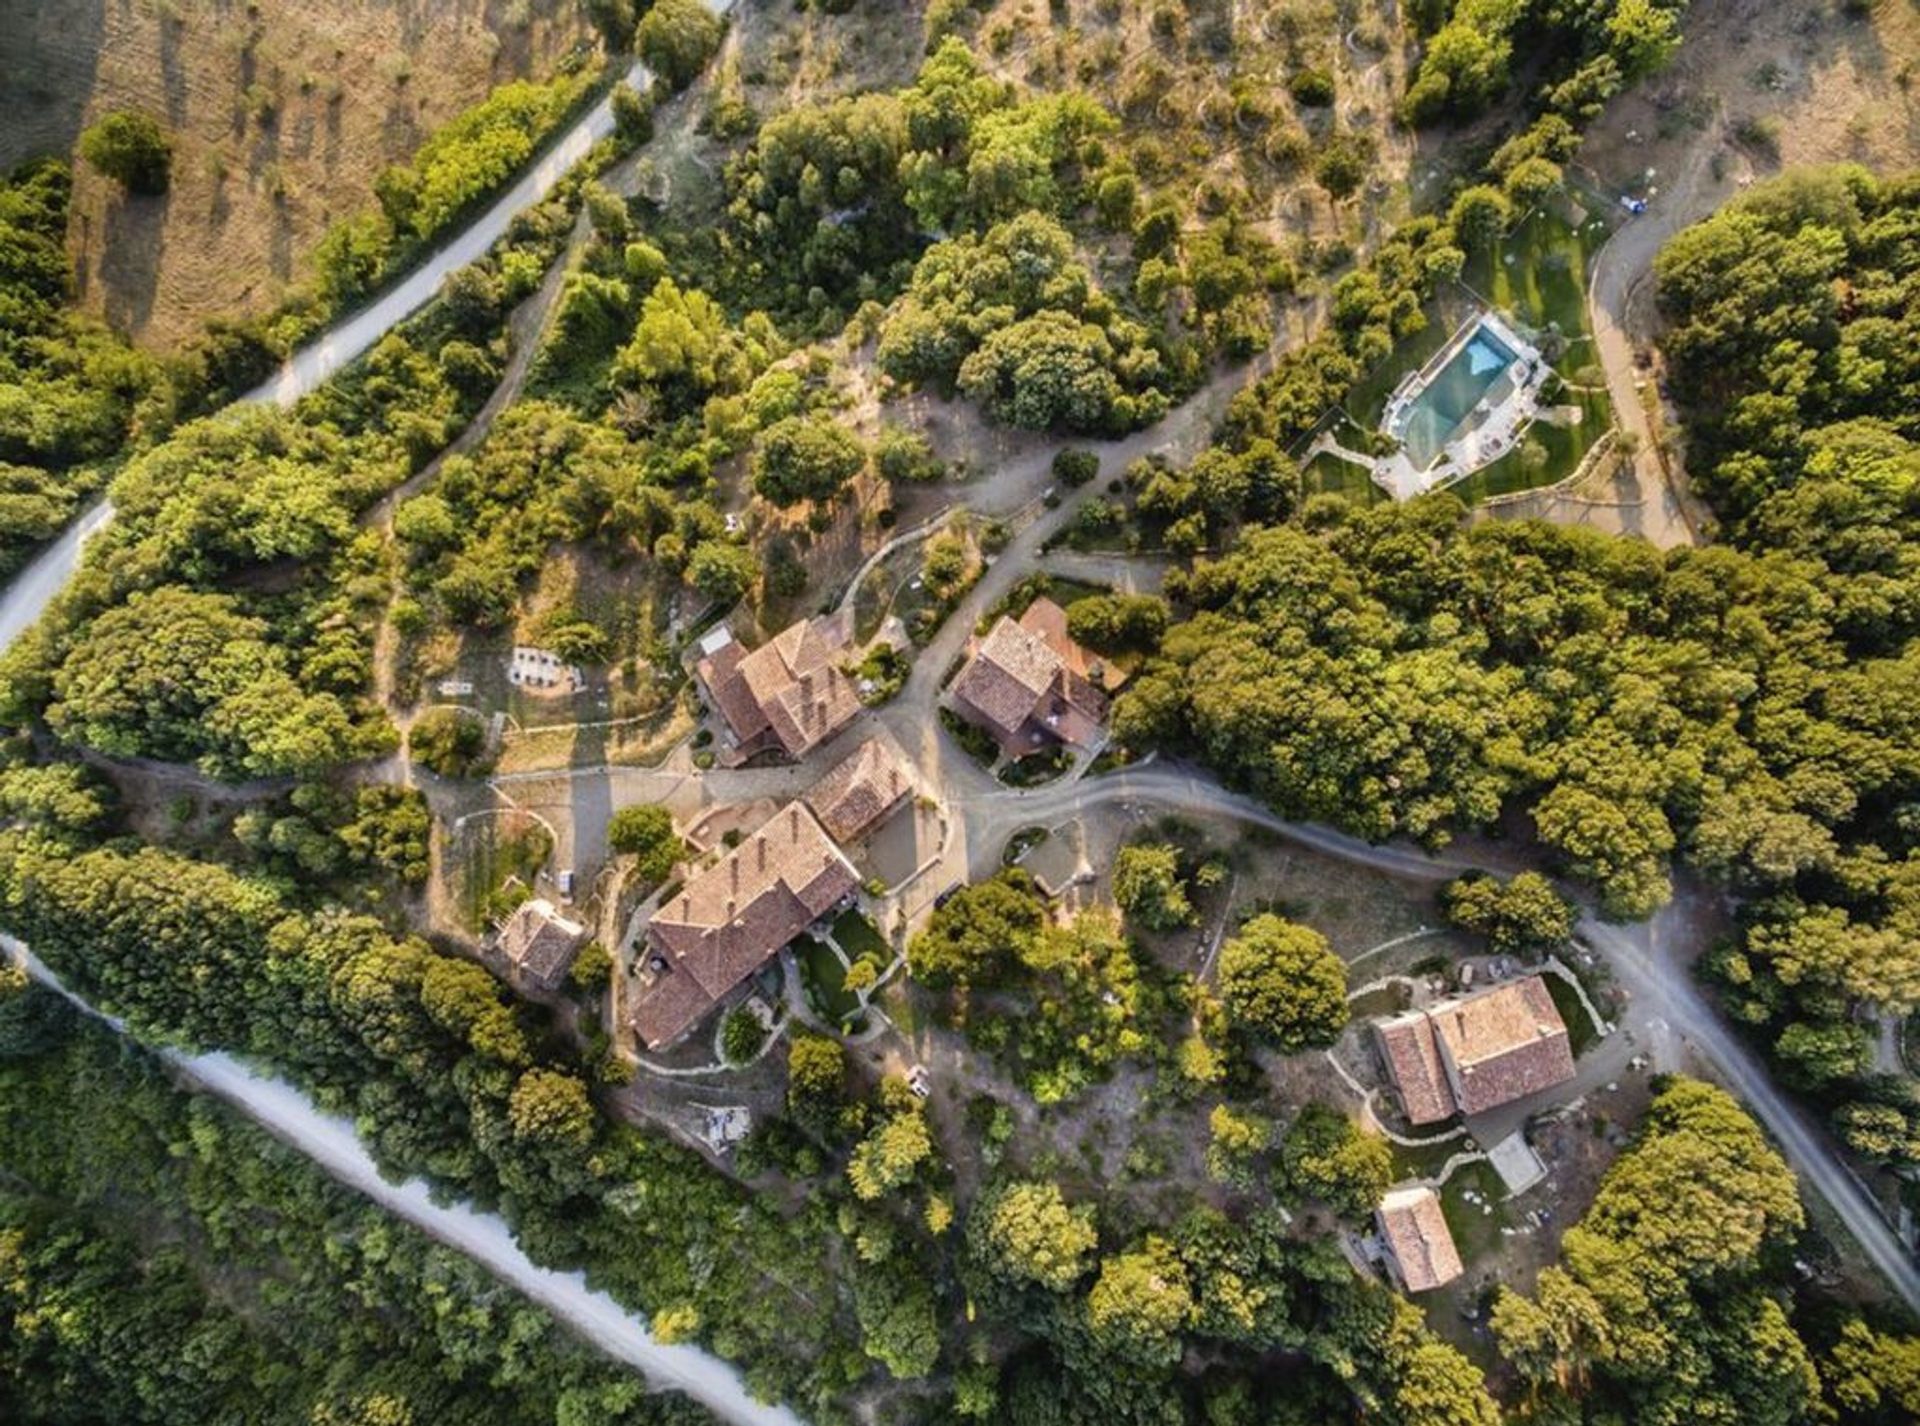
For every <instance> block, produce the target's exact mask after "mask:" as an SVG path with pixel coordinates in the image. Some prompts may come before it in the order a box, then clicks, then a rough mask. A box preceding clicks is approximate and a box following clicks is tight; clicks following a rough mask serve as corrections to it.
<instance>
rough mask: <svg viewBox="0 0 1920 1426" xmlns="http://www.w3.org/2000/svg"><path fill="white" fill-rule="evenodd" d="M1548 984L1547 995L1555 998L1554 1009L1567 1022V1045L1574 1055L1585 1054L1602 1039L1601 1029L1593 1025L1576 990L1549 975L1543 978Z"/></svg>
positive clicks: (1560, 979)
mask: <svg viewBox="0 0 1920 1426" xmlns="http://www.w3.org/2000/svg"><path fill="white" fill-rule="evenodd" d="M1541 979H1543V980H1544V981H1546V983H1547V993H1548V994H1549V995H1551V996H1552V997H1553V1008H1554V1009H1555V1010H1558V1011H1559V1012H1560V1018H1561V1019H1562V1020H1563V1021H1565V1022H1566V1026H1567V1043H1568V1045H1569V1046H1571V1047H1572V1050H1573V1052H1574V1054H1576V1055H1579V1054H1583V1053H1585V1051H1586V1048H1587V1046H1588V1045H1591V1044H1592V1043H1593V1042H1594V1041H1595V1040H1597V1039H1599V1038H1600V1030H1599V1027H1598V1026H1596V1025H1595V1024H1594V1023H1593V1017H1592V1016H1591V1015H1589V1014H1587V1008H1586V1006H1584V1005H1582V1004H1581V1003H1580V996H1579V994H1578V993H1577V992H1576V991H1575V990H1574V988H1573V987H1572V986H1570V985H1568V984H1567V983H1566V981H1565V980H1563V979H1562V978H1561V977H1559V976H1557V975H1554V974H1552V973H1548V974H1546V975H1543V976H1542V977H1541Z"/></svg>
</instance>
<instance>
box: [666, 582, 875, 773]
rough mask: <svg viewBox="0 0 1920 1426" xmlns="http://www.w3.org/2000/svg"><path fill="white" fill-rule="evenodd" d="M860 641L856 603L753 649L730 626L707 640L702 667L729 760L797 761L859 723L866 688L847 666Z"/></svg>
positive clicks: (803, 623) (699, 667)
mask: <svg viewBox="0 0 1920 1426" xmlns="http://www.w3.org/2000/svg"><path fill="white" fill-rule="evenodd" d="M852 646H853V614H852V611H851V610H847V611H843V612H841V613H839V614H832V615H827V616H825V617H822V618H818V619H803V620H801V621H800V622H799V623H797V624H793V625H791V626H789V627H788V628H786V629H784V630H782V631H781V632H780V633H779V634H777V635H775V636H774V637H773V638H772V639H769V640H768V641H767V642H766V643H764V644H762V645H761V646H760V647H759V648H757V649H753V650H751V651H749V650H747V649H746V648H745V647H744V646H743V645H742V644H741V643H740V641H739V640H738V639H737V638H735V637H734V636H733V634H732V631H731V630H729V629H721V630H716V631H715V633H714V634H712V635H709V636H708V637H707V638H706V639H704V640H702V641H701V645H700V647H701V650H702V655H703V656H702V657H701V659H700V661H699V662H698V664H696V665H695V668H694V672H695V674H696V676H697V677H698V678H699V680H700V686H701V687H702V688H703V689H704V690H705V691H706V695H707V701H708V703H709V704H710V705H711V706H712V707H713V708H714V710H715V711H716V712H717V713H718V714H719V716H720V719H721V722H722V723H723V724H724V725H725V728H724V730H725V735H726V741H727V743H728V747H727V749H726V753H727V761H729V762H734V763H738V762H743V761H745V760H746V759H747V758H750V757H752V756H754V755H755V754H756V753H762V752H772V751H778V752H782V753H785V754H786V755H787V756H788V757H790V758H794V759H796V760H797V759H799V758H802V757H805V756H806V755H807V754H808V753H809V752H811V751H812V750H813V749H814V748H817V747H818V746H819V745H820V744H822V743H824V742H825V741H826V740H827V739H829V738H831V737H832V736H833V735H834V734H836V733H838V732H839V731H840V730H841V729H842V728H845V727H846V726H847V725H848V724H849V723H851V722H852V721H853V720H854V718H855V717H856V716H858V714H859V712H860V691H859V689H858V687H857V686H856V685H855V682H854V680H853V679H852V678H850V677H848V676H847V674H846V673H844V672H843V671H842V670H841V668H840V665H841V664H842V663H843V662H845V661H846V659H847V658H848V657H849V655H850V654H851V653H852Z"/></svg>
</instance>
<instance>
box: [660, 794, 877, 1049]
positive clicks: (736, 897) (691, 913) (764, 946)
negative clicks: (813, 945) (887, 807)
mask: <svg viewBox="0 0 1920 1426" xmlns="http://www.w3.org/2000/svg"><path fill="white" fill-rule="evenodd" d="M859 884H860V878H859V876H858V874H857V873H856V872H855V871H854V869H853V865H852V864H851V863H850V862H848V860H847V859H846V858H845V857H844V856H842V855H841V854H840V850H839V848H837V847H835V846H834V844H833V842H832V840H831V839H829V838H828V836H827V834H826V832H825V831H824V830H822V828H821V826H820V824H819V822H817V821H816V820H815V819H814V816H813V813H812V812H810V811H809V810H808V809H807V808H806V807H805V806H804V805H802V804H801V803H798V802H793V803H789V804H788V805H787V806H785V807H783V808H782V809H781V810H780V811H778V812H776V813H775V814H774V815H773V816H772V817H771V818H769V819H768V820H767V821H766V822H765V823H764V824H762V825H761V826H760V828H759V829H758V830H757V831H755V832H754V833H753V834H752V835H751V836H749V837H748V838H746V840H744V841H742V842H741V843H740V845H739V846H737V847H735V848H734V849H733V850H732V851H731V852H729V853H727V855H726V856H724V857H722V858H721V859H720V860H719V861H718V862H716V863H715V864H714V865H713V866H712V867H710V868H708V869H707V870H706V871H704V872H702V873H701V874H700V875H699V876H697V877H695V878H694V879H693V880H692V881H689V882H688V883H687V884H686V886H684V887H683V888H682V889H681V890H680V891H679V892H678V893H677V894H676V895H674V896H673V897H672V898H671V899H670V900H668V901H667V902H666V903H665V904H663V905H662V906H661V907H660V908H659V910H657V911H655V912H654V913H653V918H652V919H651V920H650V921H648V923H647V941H646V952H645V958H644V960H643V962H642V966H641V986H640V989H639V992H638V993H637V994H636V996H635V997H634V1000H633V1009H632V1019H633V1023H634V1028H635V1029H636V1030H637V1031H638V1032H639V1034H640V1038H641V1040H642V1041H644V1042H645V1044H646V1045H647V1047H648V1048H649V1049H657V1048H659V1047H660V1046H661V1045H665V1044H671V1043H672V1042H673V1041H675V1040H677V1039H679V1038H680V1037H681V1036H682V1035H684V1034H685V1033H686V1032H687V1031H688V1030H690V1029H692V1028H693V1026H694V1025H695V1024H696V1023H697V1022H698V1021H699V1020H700V1019H701V1018H702V1017H703V1016H705V1015H706V1013H707V1012H708V1011H709V1010H710V1009H712V1008H713V1006H714V1004H715V1003H717V1002H718V1001H719V1000H720V999H721V998H722V997H724V996H726V995H727V994H728V993H729V992H730V991H732V990H733V989H734V987H736V986H737V985H739V984H740V982H741V981H743V980H745V979H746V978H747V977H748V976H750V975H752V974H753V973H754V972H755V971H757V970H759V969H760V967H761V966H763V965H765V964H766V963H767V961H768V960H770V959H771V958H772V957H773V956H774V955H776V954H777V953H778V952H779V951H780V949H781V947H783V946H785V945H786V944H787V943H788V942H789V941H791V940H792V939H793V938H794V937H795V936H797V935H799V934H800V933H801V932H802V931H804V930H806V928H807V927H808V926H810V925H811V924H812V923H813V922H815V921H816V920H818V919H819V918H820V917H821V916H822V915H824V914H825V913H826V912H827V911H829V910H831V909H832V907H833V906H834V905H835V903H837V902H838V901H839V900H840V898H841V897H843V896H845V895H846V894H847V893H848V892H850V891H852V890H853V889H854V888H855V887H857V886H858V885H859Z"/></svg>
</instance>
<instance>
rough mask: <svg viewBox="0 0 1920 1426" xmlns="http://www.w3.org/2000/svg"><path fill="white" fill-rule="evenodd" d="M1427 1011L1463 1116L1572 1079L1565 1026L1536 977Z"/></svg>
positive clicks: (1540, 981)
mask: <svg viewBox="0 0 1920 1426" xmlns="http://www.w3.org/2000/svg"><path fill="white" fill-rule="evenodd" d="M1427 1013H1428V1015H1429V1017H1430V1018H1431V1019H1432V1020H1433V1028H1434V1034H1435V1036H1436V1038H1437V1039H1438V1040H1439V1043H1440V1052H1441V1054H1442V1055H1443V1056H1444V1057H1445V1058H1446V1061H1447V1065H1448V1068H1449V1070H1450V1071H1451V1076H1450V1077H1451V1079H1452V1081H1453V1084H1454V1097H1455V1098H1456V1099H1457V1100H1458V1101H1459V1104H1460V1112H1461V1113H1463V1114H1469V1115H1472V1114H1478V1113H1480V1112H1482V1111H1483V1110H1487V1109H1493V1108H1497V1107H1498V1106H1499V1105H1502V1104H1510V1103H1512V1102H1513V1101H1514V1100H1516V1099H1523V1098H1525V1097H1526V1096H1527V1095H1529V1094H1537V1093H1538V1092H1539V1091H1541V1090H1543V1089H1550V1088H1552V1087H1553V1086H1554V1085H1556V1084H1564V1083H1565V1082H1566V1081H1567V1080H1570V1079H1572V1078H1573V1073H1574V1070H1573V1046H1572V1043H1571V1042H1570V1040H1569V1038H1568V1036H1567V1027H1566V1024H1565V1023H1564V1022H1563V1021H1562V1020H1561V1019H1560V1012H1559V1010H1558V1009H1557V1008H1555V1006H1554V1003H1553V995H1552V994H1551V992H1549V991H1548V989H1547V983H1546V982H1545V981H1544V980H1542V979H1541V978H1540V977H1539V976H1537V975H1530V976H1528V977H1526V978H1525V979H1524V980H1516V981H1509V982H1507V983H1506V984H1504V985H1496V986H1494V987H1493V988H1492V989H1490V990H1484V991H1481V992H1480V993H1479V994H1478V995H1470V996H1468V997H1467V998H1466V999H1464V1000H1456V1001H1452V1002H1450V1003H1447V1004H1445V1005H1436V1006H1434V1007H1432V1008H1431V1009H1430V1010H1429V1011H1428V1012H1427Z"/></svg>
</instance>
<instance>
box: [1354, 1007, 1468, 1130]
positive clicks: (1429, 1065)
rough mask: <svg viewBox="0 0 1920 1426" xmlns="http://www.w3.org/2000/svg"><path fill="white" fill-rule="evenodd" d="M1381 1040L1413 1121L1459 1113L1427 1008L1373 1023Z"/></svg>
mask: <svg viewBox="0 0 1920 1426" xmlns="http://www.w3.org/2000/svg"><path fill="white" fill-rule="evenodd" d="M1373 1033H1374V1036H1375V1038H1377V1039H1378V1040H1379V1042H1380V1055H1381V1058H1383V1059H1385V1060H1386V1062H1387V1073H1388V1075H1390V1076H1391V1077H1392V1079H1393V1085H1394V1088H1395V1089H1397V1090H1399V1091H1400V1108H1401V1109H1402V1110H1403V1111H1404V1112H1405V1114H1406V1116H1407V1119H1408V1121H1409V1122H1410V1123H1414V1124H1433V1123H1436V1122H1438V1121H1439V1120H1442V1119H1450V1118H1452V1117H1453V1115H1454V1113H1455V1105H1454V1102H1453V1090H1452V1089H1451V1088H1450V1087H1449V1086H1448V1084H1447V1071H1446V1066H1445V1065H1443V1064H1441V1063H1440V1048H1439V1046H1438V1045H1436V1044H1435V1043H1434V1039H1433V1022H1432V1021H1430V1020H1428V1019H1427V1016H1426V1012H1425V1011H1423V1010H1416V1011H1414V1012H1413V1013H1412V1014H1410V1015H1400V1016H1396V1017H1395V1018H1394V1019H1392V1020H1382V1021H1380V1022H1379V1023H1378V1024H1376V1025H1375V1026H1374V1027H1373Z"/></svg>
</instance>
